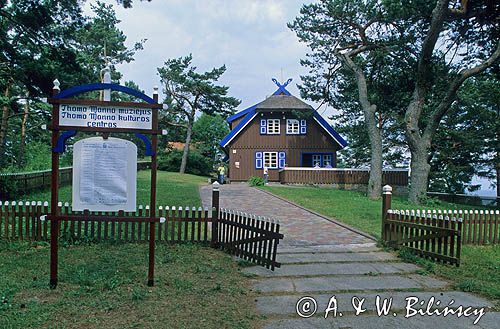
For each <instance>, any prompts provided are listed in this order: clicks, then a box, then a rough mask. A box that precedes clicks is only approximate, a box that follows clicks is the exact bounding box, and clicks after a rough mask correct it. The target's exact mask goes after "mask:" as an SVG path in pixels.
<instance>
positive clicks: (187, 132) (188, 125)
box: [179, 115, 194, 174]
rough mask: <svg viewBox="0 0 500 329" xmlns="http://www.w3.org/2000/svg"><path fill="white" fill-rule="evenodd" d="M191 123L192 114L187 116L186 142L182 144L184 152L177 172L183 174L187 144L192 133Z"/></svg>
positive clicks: (186, 156) (187, 152)
mask: <svg viewBox="0 0 500 329" xmlns="http://www.w3.org/2000/svg"><path fill="white" fill-rule="evenodd" d="M193 124H194V115H193V116H189V117H188V124H187V131H186V143H185V144H184V152H183V153H182V161H181V168H180V169H179V173H181V174H184V173H185V172H186V166H187V160H188V155H189V145H190V144H191V136H192V134H193Z"/></svg>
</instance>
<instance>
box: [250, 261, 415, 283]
mask: <svg viewBox="0 0 500 329" xmlns="http://www.w3.org/2000/svg"><path fill="white" fill-rule="evenodd" d="M418 269H419V267H418V266H416V265H414V264H408V263H384V262H362V263H360V262H352V263H314V264H290V265H281V267H280V268H277V269H275V270H274V271H271V270H268V269H266V268H264V267H261V266H252V267H247V268H245V269H243V272H244V273H248V274H254V275H258V276H261V277H285V276H299V277H300V276H319V275H346V274H356V275H361V274H366V275H373V276H376V275H379V274H395V273H414V272H415V271H417V270H418ZM344 280H348V279H344Z"/></svg>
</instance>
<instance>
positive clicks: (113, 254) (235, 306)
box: [0, 171, 260, 329]
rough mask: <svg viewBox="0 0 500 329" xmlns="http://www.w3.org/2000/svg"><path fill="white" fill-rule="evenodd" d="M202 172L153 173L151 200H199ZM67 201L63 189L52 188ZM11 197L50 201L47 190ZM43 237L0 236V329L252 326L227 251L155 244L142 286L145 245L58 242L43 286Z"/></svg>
mask: <svg viewBox="0 0 500 329" xmlns="http://www.w3.org/2000/svg"><path fill="white" fill-rule="evenodd" d="M149 175H150V172H149V171H141V172H139V175H138V193H137V197H138V202H137V203H138V204H141V203H142V204H147V203H148V198H149V179H150V176H149ZM205 182H206V179H205V178H204V177H198V176H193V175H180V174H178V173H170V172H158V189H157V196H158V198H157V199H158V204H159V205H177V206H179V205H181V206H188V205H189V206H200V205H201V200H200V197H199V192H198V189H199V186H200V184H202V183H205ZM60 199H61V201H63V202H66V201H67V202H70V201H71V188H70V187H64V188H62V189H61V192H60ZM19 200H50V194H49V192H48V191H45V192H40V193H35V194H31V195H27V196H25V197H23V198H19ZM49 252H50V248H49V245H48V243H45V242H38V243H34V242H31V243H30V242H12V241H10V242H7V241H2V240H0V278H1V279H0V328H1V329H7V328H253V327H254V326H255V323H258V322H259V319H260V317H259V316H257V315H256V313H255V310H254V308H253V302H252V299H253V298H254V297H253V296H252V295H251V293H249V291H250V286H249V278H248V277H247V276H245V275H244V274H242V273H241V271H240V270H241V266H243V264H238V263H237V262H235V261H234V260H233V259H232V257H231V256H229V255H227V254H225V253H223V252H221V251H218V250H214V249H212V248H209V247H204V246H201V245H191V244H177V245H171V244H164V243H158V244H157V247H156V264H155V278H156V285H155V286H154V287H148V286H147V285H146V281H147V270H148V244H146V243H118V242H114V243H113V242H105V243H98V244H89V243H81V244H80V245H64V243H63V246H62V247H61V248H60V250H59V285H58V287H57V289H56V290H50V289H49V287H48V279H49Z"/></svg>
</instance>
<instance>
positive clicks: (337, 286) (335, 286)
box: [253, 275, 447, 293]
mask: <svg viewBox="0 0 500 329" xmlns="http://www.w3.org/2000/svg"><path fill="white" fill-rule="evenodd" d="M446 286H447V283H446V282H445V281H442V280H439V279H436V278H432V277H428V276H426V277H425V279H422V277H421V276H420V275H405V276H403V275H381V276H375V277H372V276H368V275H361V276H360V275H351V276H332V277H312V278H276V279H275V278H273V279H264V280H256V281H255V282H254V285H253V289H254V290H255V291H257V292H261V293H277V292H283V293H305V292H341V291H357V290H361V291H362V290H402V289H422V290H429V289H441V288H444V287H446Z"/></svg>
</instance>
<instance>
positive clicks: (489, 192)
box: [467, 176, 497, 197]
mask: <svg viewBox="0 0 500 329" xmlns="http://www.w3.org/2000/svg"><path fill="white" fill-rule="evenodd" d="M472 183H473V184H481V189H479V190H477V191H475V192H469V193H467V194H470V195H480V196H492V197H495V196H497V190H496V189H495V188H493V187H491V183H492V181H490V180H489V179H486V178H481V177H477V176H475V177H474V178H473V179H472Z"/></svg>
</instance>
